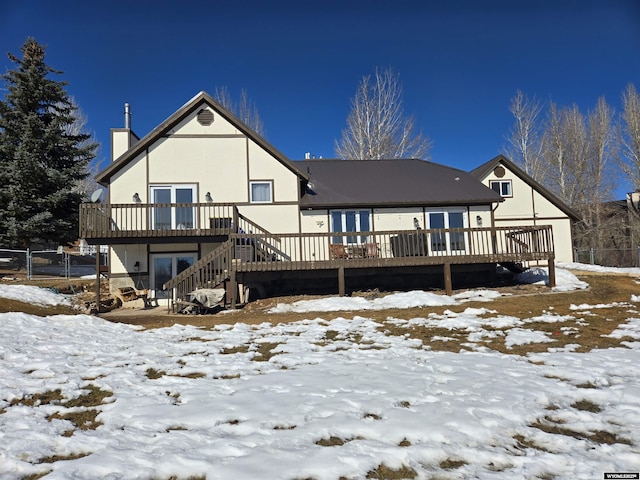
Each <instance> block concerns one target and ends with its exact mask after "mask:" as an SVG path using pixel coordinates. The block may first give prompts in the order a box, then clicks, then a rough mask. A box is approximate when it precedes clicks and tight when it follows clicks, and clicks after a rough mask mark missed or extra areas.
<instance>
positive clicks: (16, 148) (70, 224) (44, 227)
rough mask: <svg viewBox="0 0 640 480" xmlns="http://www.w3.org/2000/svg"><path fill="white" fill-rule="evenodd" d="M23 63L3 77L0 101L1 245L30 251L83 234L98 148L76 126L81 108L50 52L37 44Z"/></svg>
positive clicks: (27, 47)
mask: <svg viewBox="0 0 640 480" xmlns="http://www.w3.org/2000/svg"><path fill="white" fill-rule="evenodd" d="M21 51H22V59H19V58H17V57H16V56H14V55H12V54H11V53H9V59H10V60H11V61H12V62H13V63H15V64H16V68H15V69H14V70H10V71H8V72H7V73H6V74H4V75H2V78H3V80H4V81H5V83H6V90H7V92H8V93H7V94H6V95H5V99H4V101H0V245H2V246H4V247H9V248H22V249H24V248H28V247H30V246H31V245H32V243H34V242H43V243H45V244H48V245H64V244H66V243H67V242H70V241H73V240H75V239H76V238H77V236H78V213H79V205H80V203H81V201H82V200H83V198H82V193H81V192H80V190H79V189H78V187H77V185H78V184H79V182H80V181H81V180H82V179H84V178H85V177H86V176H87V173H86V172H87V166H88V164H89V162H90V161H91V160H92V159H93V158H94V157H95V151H96V148H97V145H96V144H95V143H93V142H91V141H90V135H88V134H85V133H77V132H75V131H74V130H73V129H72V128H70V126H71V125H73V123H74V121H75V112H76V108H77V107H76V106H75V104H74V103H73V102H72V101H71V99H70V98H69V97H68V95H67V93H66V92H65V89H64V87H65V86H66V85H67V83H66V82H63V81H54V80H51V79H50V78H48V76H49V74H60V73H62V72H60V71H57V70H54V69H53V68H51V67H49V66H48V65H46V64H45V62H44V59H45V48H44V47H43V46H42V45H40V44H38V43H37V42H36V41H35V40H34V39H33V38H28V39H27V41H26V42H25V44H24V45H23V46H22V47H21Z"/></svg>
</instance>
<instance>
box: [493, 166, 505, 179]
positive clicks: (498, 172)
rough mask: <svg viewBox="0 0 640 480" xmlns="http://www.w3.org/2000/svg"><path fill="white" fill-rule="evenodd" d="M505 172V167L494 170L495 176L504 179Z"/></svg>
mask: <svg viewBox="0 0 640 480" xmlns="http://www.w3.org/2000/svg"><path fill="white" fill-rule="evenodd" d="M505 173H506V172H505V170H504V167H503V166H502V165H498V166H497V167H496V168H495V169H494V170H493V174H494V175H495V176H496V177H498V178H502V177H504V174H505Z"/></svg>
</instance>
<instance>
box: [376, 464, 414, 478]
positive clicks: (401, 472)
mask: <svg viewBox="0 0 640 480" xmlns="http://www.w3.org/2000/svg"><path fill="white" fill-rule="evenodd" d="M417 475H418V474H417V473H416V471H415V470H414V469H413V468H409V467H407V466H402V467H400V468H398V469H393V468H389V467H387V466H386V465H384V464H381V465H379V466H378V468H376V469H375V470H371V471H369V472H368V473H367V478H372V479H375V480H396V479H405V480H406V479H409V478H416V476H417Z"/></svg>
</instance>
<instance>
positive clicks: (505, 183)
mask: <svg viewBox="0 0 640 480" xmlns="http://www.w3.org/2000/svg"><path fill="white" fill-rule="evenodd" d="M489 186H490V187H491V190H493V191H494V192H496V193H498V194H500V195H501V196H503V197H512V196H513V192H512V190H511V180H500V181H492V182H489Z"/></svg>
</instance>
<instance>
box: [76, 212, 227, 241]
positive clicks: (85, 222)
mask: <svg viewBox="0 0 640 480" xmlns="http://www.w3.org/2000/svg"><path fill="white" fill-rule="evenodd" d="M237 222H238V220H237V209H236V207H235V205H234V204H230V203H125V204H100V203H83V204H81V205H80V238H84V239H86V240H93V239H104V240H113V239H119V238H140V237H173V236H210V235H228V234H229V233H232V232H233V231H235V228H234V225H237V224H238V223H237Z"/></svg>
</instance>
